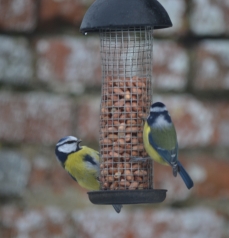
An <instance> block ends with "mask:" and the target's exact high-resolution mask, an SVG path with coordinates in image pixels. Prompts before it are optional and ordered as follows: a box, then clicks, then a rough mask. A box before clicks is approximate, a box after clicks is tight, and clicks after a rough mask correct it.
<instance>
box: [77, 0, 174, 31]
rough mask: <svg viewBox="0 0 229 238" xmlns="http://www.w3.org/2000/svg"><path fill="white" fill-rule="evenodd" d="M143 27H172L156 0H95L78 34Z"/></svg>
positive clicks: (166, 14) (164, 11)
mask: <svg viewBox="0 0 229 238" xmlns="http://www.w3.org/2000/svg"><path fill="white" fill-rule="evenodd" d="M144 26H151V27H153V28H154V29H161V28H167V27H171V26H172V22H171V20H170V18H169V15H168V13H167V12H166V10H165V9H164V7H163V6H162V5H161V4H160V3H159V2H158V1H157V0H96V1H95V2H94V3H93V4H92V5H91V6H90V8H89V9H88V10H87V12H86V14H85V16H84V18H83V21H82V24H81V26H80V32H82V33H83V34H85V33H86V32H97V31H99V30H101V29H103V30H106V29H109V30H112V29H115V28H116V29H117V28H122V29H123V28H124V29H125V28H129V27H144Z"/></svg>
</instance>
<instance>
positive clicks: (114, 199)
mask: <svg viewBox="0 0 229 238" xmlns="http://www.w3.org/2000/svg"><path fill="white" fill-rule="evenodd" d="M166 192H167V190H165V189H145V190H125V191H123V190H118V191H117V190H109V191H108V190H105V191H93V192H88V197H89V200H90V201H91V202H92V203H93V204H100V205H102V204H103V205H112V204H141V203H142V204H143V203H160V202H163V201H164V200H165V198H166Z"/></svg>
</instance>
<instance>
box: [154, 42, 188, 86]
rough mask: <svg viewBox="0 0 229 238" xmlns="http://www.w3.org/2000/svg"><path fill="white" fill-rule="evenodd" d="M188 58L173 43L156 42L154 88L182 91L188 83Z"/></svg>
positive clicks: (182, 50)
mask: <svg viewBox="0 0 229 238" xmlns="http://www.w3.org/2000/svg"><path fill="white" fill-rule="evenodd" d="M187 71H188V56H187V53H186V51H185V49H184V48H182V47H181V46H179V45H178V44H177V43H175V42H173V41H163V40H160V41H154V49H153V87H155V88H156V89H160V90H171V89H172V90H182V89H184V88H185V86H186V83H187V73H188V72H187Z"/></svg>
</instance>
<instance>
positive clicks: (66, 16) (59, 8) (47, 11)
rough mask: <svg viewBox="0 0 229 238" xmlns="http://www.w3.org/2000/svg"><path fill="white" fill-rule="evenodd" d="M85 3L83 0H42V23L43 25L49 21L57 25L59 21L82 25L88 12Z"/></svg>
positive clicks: (40, 11)
mask: <svg viewBox="0 0 229 238" xmlns="http://www.w3.org/2000/svg"><path fill="white" fill-rule="evenodd" d="M85 3H86V2H85V1H82V0H65V1H62V0H61V1H53V0H41V3H40V10H39V17H40V24H43V25H42V26H43V27H45V25H46V24H47V23H53V24H54V27H55V26H57V24H56V25H55V23H57V22H67V23H70V24H74V25H80V24H81V21H82V18H83V16H84V14H85V12H86V6H85ZM53 24H52V25H53Z"/></svg>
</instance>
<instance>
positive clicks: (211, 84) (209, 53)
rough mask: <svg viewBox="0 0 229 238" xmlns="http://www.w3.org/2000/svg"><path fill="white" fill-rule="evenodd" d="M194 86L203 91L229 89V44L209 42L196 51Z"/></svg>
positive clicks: (226, 42) (225, 42)
mask: <svg viewBox="0 0 229 238" xmlns="http://www.w3.org/2000/svg"><path fill="white" fill-rule="evenodd" d="M194 63H195V68H196V71H195V78H194V86H195V88H196V89H201V90H209V89H211V90H218V89H229V42H228V40H217V41H214V40H207V41H203V42H201V43H200V44H199V46H198V47H197V50H196V61H195V62H194Z"/></svg>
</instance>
